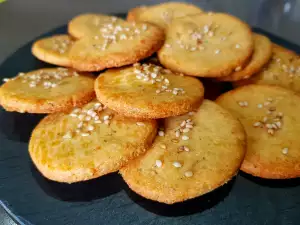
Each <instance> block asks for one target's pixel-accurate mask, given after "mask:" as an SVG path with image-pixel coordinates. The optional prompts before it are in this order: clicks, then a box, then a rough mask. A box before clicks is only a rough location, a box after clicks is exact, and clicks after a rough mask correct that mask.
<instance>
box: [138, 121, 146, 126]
mask: <svg viewBox="0 0 300 225" xmlns="http://www.w3.org/2000/svg"><path fill="white" fill-rule="evenodd" d="M136 125H138V126H145V124H144V123H143V122H136Z"/></svg>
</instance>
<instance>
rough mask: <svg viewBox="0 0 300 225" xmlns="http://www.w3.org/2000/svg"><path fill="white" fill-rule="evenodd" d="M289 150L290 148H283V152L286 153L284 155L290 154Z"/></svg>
mask: <svg viewBox="0 0 300 225" xmlns="http://www.w3.org/2000/svg"><path fill="white" fill-rule="evenodd" d="M288 151H289V149H288V148H283V149H282V150H281V152H282V154H284V155H286V154H288Z"/></svg>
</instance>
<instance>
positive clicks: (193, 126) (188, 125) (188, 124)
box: [185, 124, 194, 128]
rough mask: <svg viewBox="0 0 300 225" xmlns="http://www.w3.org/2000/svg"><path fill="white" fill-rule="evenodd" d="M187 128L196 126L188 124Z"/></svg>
mask: <svg viewBox="0 0 300 225" xmlns="http://www.w3.org/2000/svg"><path fill="white" fill-rule="evenodd" d="M185 127H186V128H193V127H194V126H193V125H192V124H187V125H186V126H185Z"/></svg>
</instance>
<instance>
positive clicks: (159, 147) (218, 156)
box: [120, 100, 246, 204]
mask: <svg viewBox="0 0 300 225" xmlns="http://www.w3.org/2000/svg"><path fill="white" fill-rule="evenodd" d="M245 147H246V143H245V133H244V129H243V127H242V125H241V124H240V122H239V121H238V120H237V119H235V118H234V117H233V116H232V115H231V114H230V113H229V112H228V111H227V110H225V109H223V108H221V107H220V106H218V105H217V104H215V103H214V102H211V101H209V100H204V101H203V104H202V105H201V106H200V108H199V109H198V110H197V112H195V113H194V114H193V115H191V113H189V114H186V115H183V116H177V117H170V118H167V119H166V120H165V129H164V131H159V136H158V137H157V138H156V139H155V141H154V143H153V145H152V147H151V148H150V149H149V150H148V151H147V152H146V154H145V155H143V156H141V157H139V158H137V159H136V160H133V161H132V162H130V163H129V164H128V165H127V166H125V167H124V168H122V169H121V170H120V172H121V174H122V177H123V178H124V180H125V182H126V183H127V184H128V185H129V187H130V188H131V189H132V190H133V191H135V192H137V193H138V194H140V195H142V196H143V197H145V198H148V199H152V200H155V201H158V202H163V203H167V204H173V203H176V202H181V201H185V200H187V199H191V198H195V197H197V196H200V195H203V194H205V193H207V192H210V191H212V190H214V189H216V188H218V187H220V186H222V185H223V184H225V183H226V182H228V181H229V180H231V179H232V177H233V176H234V175H236V173H237V172H238V170H239V168H240V165H241V163H242V161H243V159H244V154H245V150H246V149H245Z"/></svg>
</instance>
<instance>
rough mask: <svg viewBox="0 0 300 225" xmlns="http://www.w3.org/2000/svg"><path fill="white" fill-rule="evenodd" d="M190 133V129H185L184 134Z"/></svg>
mask: <svg viewBox="0 0 300 225" xmlns="http://www.w3.org/2000/svg"><path fill="white" fill-rule="evenodd" d="M189 131H190V129H189V128H184V129H183V130H182V132H183V133H188V132H189Z"/></svg>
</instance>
